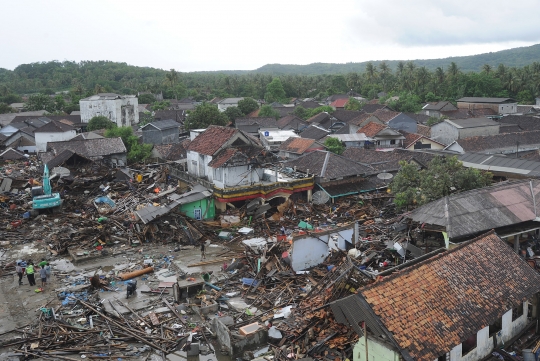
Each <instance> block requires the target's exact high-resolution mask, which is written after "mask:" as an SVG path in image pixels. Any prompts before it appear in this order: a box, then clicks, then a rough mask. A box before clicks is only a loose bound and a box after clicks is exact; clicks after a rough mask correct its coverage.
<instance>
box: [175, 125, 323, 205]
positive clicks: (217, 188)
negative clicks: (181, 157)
mask: <svg viewBox="0 0 540 361" xmlns="http://www.w3.org/2000/svg"><path fill="white" fill-rule="evenodd" d="M273 161H274V155H273V154H272V153H270V152H268V151H266V150H265V149H264V148H263V147H262V146H261V145H260V143H259V141H258V140H257V139H255V138H254V137H252V136H250V135H248V134H246V133H245V132H244V131H241V130H238V129H234V128H227V127H219V126H210V127H208V128H207V129H206V130H204V131H202V132H200V133H199V132H198V131H192V132H191V143H190V145H189V147H188V148H187V169H188V174H187V176H188V177H185V175H183V174H182V173H177V174H178V177H179V178H182V177H184V179H186V180H187V181H189V182H200V183H202V184H203V185H205V186H206V187H207V188H211V189H213V191H214V196H215V198H216V200H217V202H216V207H218V208H219V209H220V210H222V211H223V210H225V206H226V204H227V203H228V202H236V201H245V200H248V199H254V198H262V199H267V200H269V199H272V198H276V197H283V198H285V199H287V198H288V197H289V196H290V195H291V194H293V193H299V192H308V193H309V194H310V193H311V189H312V188H313V178H312V177H311V178H310V177H308V176H305V175H299V174H285V173H282V172H279V170H278V169H277V168H272V167H271V166H270V168H268V167H266V166H265V165H266V164H269V163H271V162H273ZM309 194H308V196H309Z"/></svg>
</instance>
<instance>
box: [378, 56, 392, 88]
mask: <svg viewBox="0 0 540 361" xmlns="http://www.w3.org/2000/svg"><path fill="white" fill-rule="evenodd" d="M379 69H381V75H380V78H381V82H382V86H383V92H386V83H387V80H388V77H389V76H390V75H391V74H392V70H391V69H390V67H389V66H388V63H387V62H386V61H383V62H382V63H380V64H379Z"/></svg>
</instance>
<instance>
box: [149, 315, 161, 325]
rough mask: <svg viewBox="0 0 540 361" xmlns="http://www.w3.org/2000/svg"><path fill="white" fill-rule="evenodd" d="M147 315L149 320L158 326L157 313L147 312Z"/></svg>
mask: <svg viewBox="0 0 540 361" xmlns="http://www.w3.org/2000/svg"><path fill="white" fill-rule="evenodd" d="M148 317H150V321H151V322H152V325H154V326H159V324H160V322H159V318H158V317H157V315H156V314H155V313H154V312H150V313H149V314H148Z"/></svg>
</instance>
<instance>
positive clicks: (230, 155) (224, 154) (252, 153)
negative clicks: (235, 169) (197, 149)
mask: <svg viewBox="0 0 540 361" xmlns="http://www.w3.org/2000/svg"><path fill="white" fill-rule="evenodd" d="M262 151H263V148H262V147H260V146H251V145H247V146H240V147H230V148H226V149H223V150H221V151H219V152H218V153H217V154H216V155H215V156H214V157H213V158H212V160H211V161H210V163H208V165H209V166H210V167H212V168H219V167H221V166H223V165H225V164H226V163H227V162H228V161H229V160H231V159H232V160H233V162H234V165H245V164H250V163H252V161H253V158H255V157H256V156H257V155H259V153H261V152H262Z"/></svg>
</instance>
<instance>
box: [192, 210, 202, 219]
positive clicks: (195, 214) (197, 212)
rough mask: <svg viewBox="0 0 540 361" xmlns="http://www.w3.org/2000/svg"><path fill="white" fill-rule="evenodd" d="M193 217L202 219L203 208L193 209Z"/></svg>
mask: <svg viewBox="0 0 540 361" xmlns="http://www.w3.org/2000/svg"><path fill="white" fill-rule="evenodd" d="M193 217H194V218H195V219H196V220H199V221H200V220H201V219H202V209H200V208H195V209H194V210H193Z"/></svg>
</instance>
